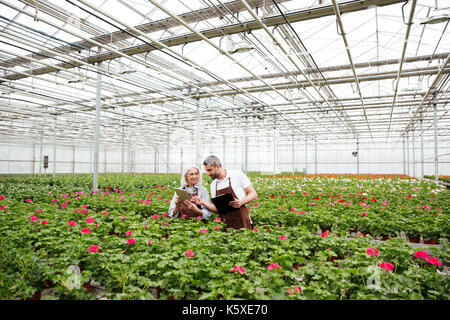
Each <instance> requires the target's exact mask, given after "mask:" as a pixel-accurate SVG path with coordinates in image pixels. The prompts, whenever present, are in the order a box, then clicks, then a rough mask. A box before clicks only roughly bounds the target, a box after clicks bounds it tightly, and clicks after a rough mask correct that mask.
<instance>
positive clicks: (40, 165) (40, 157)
mask: <svg viewBox="0 0 450 320" xmlns="http://www.w3.org/2000/svg"><path fill="white" fill-rule="evenodd" d="M40 134H41V142H40V146H39V175H41V174H42V161H43V160H44V159H43V155H42V131H41V132H40Z"/></svg>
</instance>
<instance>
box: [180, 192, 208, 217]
mask: <svg viewBox="0 0 450 320" xmlns="http://www.w3.org/2000/svg"><path fill="white" fill-rule="evenodd" d="M196 196H198V189H197V190H195V192H194V193H193V194H191V199H192V197H196ZM197 208H199V209H201V206H200V205H197ZM183 214H185V215H186V217H184V219H190V218H197V217H198V216H200V217H201V216H202V215H203V213H197V212H194V211H193V210H192V211H191V210H189V209H188V207H187V205H186V204H185V203H184V202H183V203H182V204H181V205H180V209H179V211H178V217H179V218H181V217H182V216H183Z"/></svg>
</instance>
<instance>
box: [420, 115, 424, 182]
mask: <svg viewBox="0 0 450 320" xmlns="http://www.w3.org/2000/svg"><path fill="white" fill-rule="evenodd" d="M420 155H421V161H420V168H421V170H420V177H421V178H422V179H423V176H424V172H423V161H424V155H423V119H420Z"/></svg>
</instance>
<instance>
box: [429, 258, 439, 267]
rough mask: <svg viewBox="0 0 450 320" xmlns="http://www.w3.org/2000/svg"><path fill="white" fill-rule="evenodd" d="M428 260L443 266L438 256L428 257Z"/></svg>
mask: <svg viewBox="0 0 450 320" xmlns="http://www.w3.org/2000/svg"><path fill="white" fill-rule="evenodd" d="M426 260H427V262H428V263H431V264H434V265H437V266H438V267H440V266H442V262H441V261H439V260H438V259H437V258H435V257H428V258H426Z"/></svg>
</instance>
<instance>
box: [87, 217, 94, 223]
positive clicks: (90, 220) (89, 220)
mask: <svg viewBox="0 0 450 320" xmlns="http://www.w3.org/2000/svg"><path fill="white" fill-rule="evenodd" d="M94 222H95V219H93V218H87V219H86V223H94Z"/></svg>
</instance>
